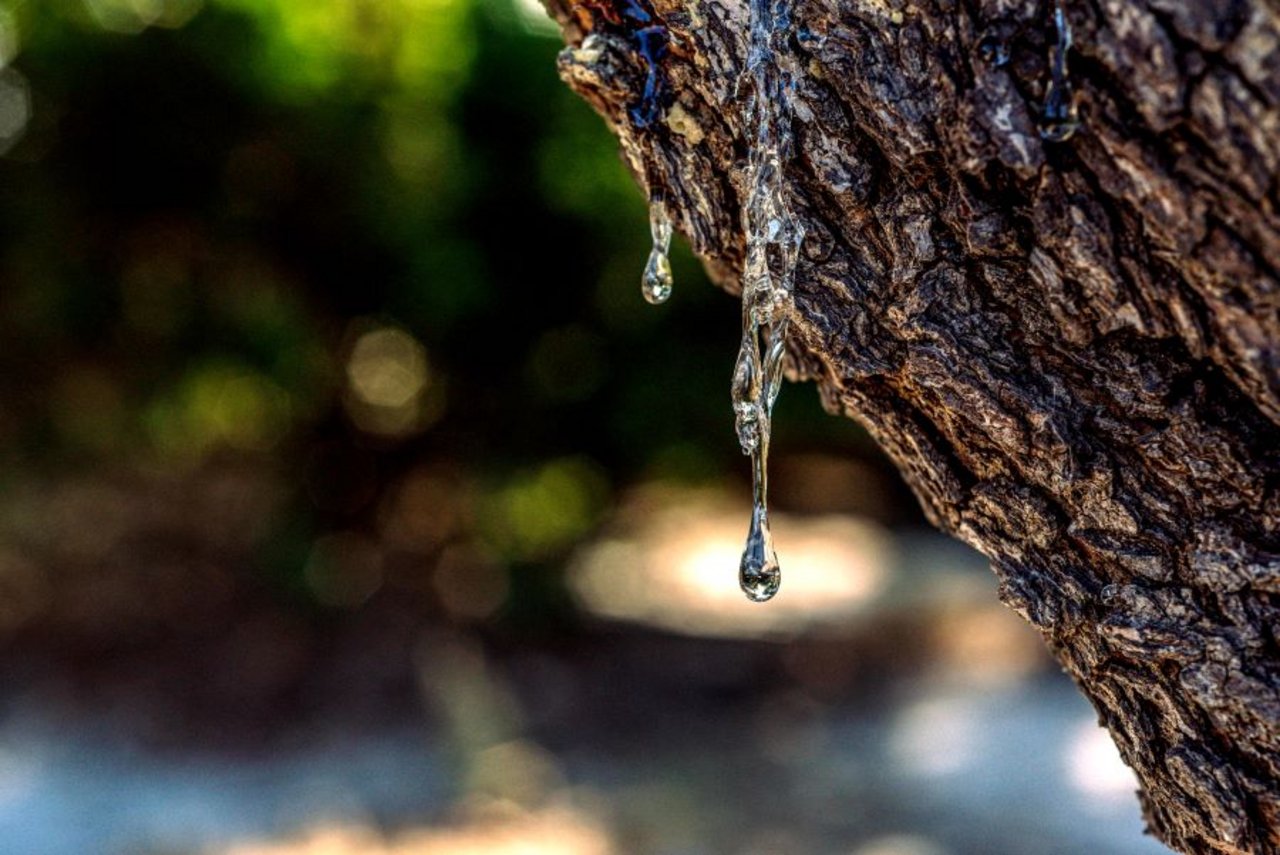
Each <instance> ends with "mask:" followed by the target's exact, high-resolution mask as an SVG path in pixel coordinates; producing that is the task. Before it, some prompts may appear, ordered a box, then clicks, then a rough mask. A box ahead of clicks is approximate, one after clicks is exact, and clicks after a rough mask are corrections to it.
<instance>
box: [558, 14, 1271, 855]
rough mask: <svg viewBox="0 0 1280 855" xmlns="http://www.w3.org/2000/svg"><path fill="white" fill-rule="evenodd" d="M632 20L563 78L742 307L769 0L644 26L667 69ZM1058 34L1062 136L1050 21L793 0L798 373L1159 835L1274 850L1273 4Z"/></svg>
mask: <svg viewBox="0 0 1280 855" xmlns="http://www.w3.org/2000/svg"><path fill="white" fill-rule="evenodd" d="M636 2H638V0H593V2H591V3H590V4H587V3H585V2H583V3H582V4H578V3H576V2H575V0H552V3H551V11H552V13H553V15H555V16H556V17H557V19H558V20H559V21H560V22H561V24H562V25H563V27H564V31H565V34H566V39H567V41H568V42H569V45H570V47H569V48H567V49H566V51H565V52H564V53H563V54H562V56H561V63H560V66H561V73H562V76H563V77H564V78H565V80H566V81H567V82H568V83H569V84H570V85H571V86H573V87H574V88H575V89H576V90H577V91H578V92H580V93H581V94H582V95H583V96H584V97H585V98H586V99H587V100H588V101H589V102H590V103H591V104H592V105H593V106H594V107H595V108H596V109H597V110H598V111H599V112H600V113H601V114H602V115H603V116H604V117H605V119H606V120H607V121H608V122H609V124H610V126H611V127H612V129H613V130H614V131H615V132H616V133H617V135H618V136H619V138H620V140H621V142H622V148H623V152H624V155H625V158H626V160H627V161H628V163H629V164H630V165H631V168H632V169H633V170H634V172H635V173H636V175H637V177H638V178H639V180H640V181H641V182H642V183H645V184H649V185H650V186H651V187H652V188H653V189H655V190H660V191H661V192H662V194H663V197H664V198H665V201H666V204H667V207H668V210H669V212H670V214H671V215H672V217H673V219H674V220H675V222H676V224H677V228H678V229H679V231H681V232H683V233H684V234H685V235H686V236H687V237H688V238H689V239H690V241H691V242H692V244H693V246H694V248H695V250H696V251H697V252H698V253H699V254H700V255H701V256H702V258H703V259H704V260H705V261H706V264H707V267H708V269H709V270H710V271H711V272H712V275H713V276H714V277H715V279H716V280H717V281H718V282H719V283H720V284H722V285H723V286H724V287H726V288H729V289H730V290H737V287H738V286H737V271H738V270H739V269H740V266H741V262H742V257H743V235H742V230H741V227H740V221H739V205H740V203H741V201H742V199H743V198H744V186H743V170H742V165H743V161H744V158H745V156H746V145H747V144H748V143H747V141H748V140H749V139H750V137H751V135H750V133H749V132H748V129H746V128H744V127H743V124H742V118H741V114H742V107H741V104H740V102H739V101H738V100H737V99H736V95H735V86H736V84H737V81H738V78H739V76H740V75H741V74H742V71H743V61H744V58H745V53H746V38H747V8H746V3H745V0H654V5H653V6H652V7H649V6H647V5H646V6H644V7H643V13H644V14H652V15H654V16H655V17H656V22H657V25H659V26H662V27H664V28H665V31H666V33H667V35H668V36H669V49H668V50H667V51H666V52H665V54H661V52H656V53H657V55H656V56H655V52H654V51H646V50H645V48H646V45H648V44H650V43H646V42H644V41H643V39H639V38H637V37H636V36H635V32H636V30H637V29H638V28H639V27H641V26H647V25H651V23H650V24H644V23H643V22H642V23H637V20H638V19H639V18H640V17H642V16H641V15H639V14H635V10H636V9H637V8H640V7H637V6H636V5H635V3H636ZM1064 8H1065V10H1066V14H1067V16H1068V18H1069V19H1070V21H1071V23H1072V24H1073V27H1074V31H1075V47H1074V49H1073V50H1072V52H1071V56H1070V62H1071V75H1072V79H1073V81H1074V83H1075V86H1076V89H1077V91H1078V94H1079V97H1080V109H1081V116H1082V119H1083V125H1082V128H1081V129H1080V131H1079V132H1078V133H1077V134H1076V135H1075V136H1074V137H1072V138H1071V139H1070V140H1068V141H1066V142H1064V143H1047V142H1045V141H1042V140H1041V139H1040V138H1039V136H1038V135H1037V132H1036V127H1035V120H1036V116H1037V113H1038V110H1039V104H1040V99H1041V98H1042V97H1043V92H1044V86H1045V83H1046V81H1047V80H1048V78H1049V68H1048V54H1049V46H1050V43H1051V42H1052V40H1053V36H1054V30H1053V26H1052V8H1051V5H1050V3H1048V2H1040V3H1034V2H1017V0H959V2H957V1H956V0H919V2H906V1H905V0H796V4H795V8H794V15H795V23H796V25H797V35H796V37H795V38H793V39H791V40H790V44H789V45H788V48H787V57H786V59H785V61H787V62H791V63H794V65H793V66H792V67H793V68H795V69H797V71H798V72H799V77H798V79H797V81H796V90H795V103H796V114H797V119H796V127H795V131H796V136H797V146H796V152H795V157H794V159H793V160H792V161H791V162H790V163H789V164H788V166H787V170H788V171H787V176H788V179H789V183H790V185H791V188H792V190H793V191H794V195H795V204H796V207H797V210H798V211H799V213H800V215H801V217H802V219H803V221H804V225H805V226H806V228H807V230H808V236H807V238H806V240H805V244H804V248H803V252H802V259H801V265H800V269H799V271H798V276H797V282H796V293H795V298H796V300H795V313H794V317H793V321H792V334H791V341H790V348H791V349H790V354H789V359H790V369H791V372H792V376H797V377H807V378H812V379H815V380H816V381H817V382H818V383H819V384H820V387H821V390H822V394H823V397H824V401H825V402H826V404H827V406H828V407H829V408H830V409H831V410H832V411H835V412H840V413H844V414H847V415H850V416H853V417H855V418H857V419H859V420H860V421H861V422H863V423H864V424H865V425H866V426H867V427H868V428H870V430H871V431H872V432H873V433H874V435H875V436H876V437H877V438H878V439H879V441H880V442H881V443H882V444H883V445H884V447H885V448H886V449H887V450H888V451H889V453H890V454H891V455H892V456H893V457H894V459H895V460H896V461H897V463H898V465H899V466H900V467H901V469H902V470H903V472H904V473H905V475H906V477H907V479H908V480H909V481H910V483H911V485H912V486H913V488H914V489H915V491H916V493H917V494H918V495H919V498H920V500H921V502H922V503H923V505H924V507H925V509H926V511H927V513H928V514H929V516H930V518H931V519H932V520H933V521H934V522H935V523H936V524H937V525H939V526H941V527H942V528H944V529H947V530H949V531H951V532H954V533H956V534H957V535H959V536H960V537H961V538H963V539H964V540H966V541H967V542H969V543H971V544H973V545H974V546H976V547H977V548H978V549H980V550H982V551H983V552H984V553H986V554H987V555H988V556H990V558H991V560H992V563H993V566H994V569H995V572H996V573H997V574H998V576H999V579H1000V589H1001V594H1002V597H1003V599H1004V600H1005V602H1007V603H1008V604H1009V605H1010V606H1012V607H1013V608H1014V609H1016V610H1017V611H1018V612H1019V613H1021V614H1022V615H1023V616H1024V617H1026V619H1027V620H1029V621H1030V622H1031V623H1033V624H1034V625H1035V626H1036V627H1038V628H1039V630H1040V631H1041V632H1042V633H1043V635H1044V637H1045V639H1046V641H1047V642H1048V643H1049V645H1050V646H1051V647H1052V648H1053V650H1054V652H1055V654H1056V655H1057V656H1058V658H1059V659H1060V660H1061V662H1062V664H1063V665H1064V666H1065V667H1066V669H1067V670H1068V671H1069V672H1070V673H1071V674H1072V675H1073V676H1074V677H1075V679H1076V680H1077V682H1078V683H1079V684H1080V687H1081V688H1082V689H1083V691H1084V692H1085V693H1086V694H1087V695H1088V696H1089V697H1090V699H1091V700H1092V701H1093V703H1094V705H1095V706H1096V708H1097V710H1098V713H1099V716H1100V718H1101V721H1102V723H1103V724H1104V725H1106V726H1107V727H1108V728H1109V729H1110V730H1111V733H1112V734H1113V735H1114V737H1115V740H1116V742H1117V743H1118V745H1119V747H1120V751H1121V753H1122V755H1123V756H1124V758H1125V760H1126V762H1128V763H1129V764H1130V765H1131V766H1132V767H1133V768H1134V769H1135V770H1136V771H1137V774H1138V777H1139V779H1140V781H1141V784H1142V800H1143V805H1144V809H1145V811H1146V816H1147V819H1148V821H1149V825H1150V828H1151V830H1152V831H1153V832H1154V833H1155V834H1156V835H1157V836H1158V837H1159V838H1160V839H1162V840H1164V841H1165V842H1166V843H1168V844H1169V845H1170V846H1172V847H1174V848H1176V849H1179V850H1182V851H1185V852H1233V853H1235V852H1249V853H1265V852H1280V640H1278V633H1280V427H1278V425H1280V349H1278V348H1280V213H1278V212H1277V208H1278V207H1280V182H1278V181H1277V165H1278V163H1280V5H1277V4H1276V2H1275V0H1066V2H1065V3H1064ZM629 10H630V11H631V12H632V13H633V14H631V15H628V11H629ZM591 33H594V35H595V38H593V39H591V40H590V41H588V42H587V43H586V44H585V45H584V44H583V42H584V39H585V37H586V36H587V35H588V34H591ZM1004 50H1007V52H1008V62H1007V63H1004V64H1000V60H1001V59H1002V57H1001V56H1000V54H1001V52H1002V51H1004ZM646 52H647V53H649V54H650V56H651V57H652V60H651V59H649V58H646V56H645V53H646ZM651 72H652V73H651ZM646 84H648V86H649V88H650V90H651V94H652V95H653V96H654V97H655V98H656V99H657V101H658V102H659V106H660V108H661V109H660V110H659V111H658V112H657V115H658V118H657V119H656V121H654V122H653V123H652V124H650V125H648V126H647V127H637V124H638V123H643V121H644V115H645V111H644V110H643V109H635V108H636V107H637V105H638V104H639V105H641V106H643V104H642V102H643V98H644V90H645V87H646ZM732 358H733V354H730V353H726V354H725V372H726V384H727V377H728V373H729V368H730V364H731V360H732ZM725 441H726V442H730V441H731V438H729V437H726V440H725ZM782 546H783V547H785V544H782ZM784 552H785V549H784Z"/></svg>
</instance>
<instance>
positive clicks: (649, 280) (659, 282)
mask: <svg viewBox="0 0 1280 855" xmlns="http://www.w3.org/2000/svg"><path fill="white" fill-rule="evenodd" d="M649 233H650V234H651V235H652V236H653V249H651V250H649V261H648V262H647V263H646V264H645V266H644V275H643V276H641V277H640V293H641V294H643V295H644V298H645V299H646V300H648V301H649V302H650V303H653V304H654V305H655V306H656V305H657V304H658V303H665V302H666V301H667V298H668V297H670V296H671V286H672V284H673V281H674V280H673V279H672V276H671V257H670V252H671V220H669V219H668V218H667V212H666V211H665V210H663V208H662V202H661V201H659V200H656V199H655V200H654V201H652V202H650V203H649Z"/></svg>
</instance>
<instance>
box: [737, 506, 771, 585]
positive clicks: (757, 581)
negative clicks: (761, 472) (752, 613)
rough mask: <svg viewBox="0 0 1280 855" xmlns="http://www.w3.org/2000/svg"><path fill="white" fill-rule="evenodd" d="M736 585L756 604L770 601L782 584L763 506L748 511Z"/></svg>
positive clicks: (766, 511)
mask: <svg viewBox="0 0 1280 855" xmlns="http://www.w3.org/2000/svg"><path fill="white" fill-rule="evenodd" d="M738 584H739V585H741V586H742V591H743V593H745V594H746V595H747V598H748V599H750V600H751V601H752V602H756V603H763V602H764V601H765V600H768V599H770V598H771V597H772V596H773V595H774V594H776V593H778V587H779V586H780V585H781V584H782V569H781V568H780V567H779V566H778V555H777V553H776V552H774V550H773V535H772V534H770V532H769V511H768V509H767V508H766V507H765V506H764V505H763V504H757V505H755V507H753V508H752V509H751V530H750V531H749V532H748V533H747V548H746V549H745V550H743V552H742V564H741V565H740V566H739V568H738Z"/></svg>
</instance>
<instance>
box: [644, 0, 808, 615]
mask: <svg viewBox="0 0 1280 855" xmlns="http://www.w3.org/2000/svg"><path fill="white" fill-rule="evenodd" d="M788 2H789V0H751V34H750V48H749V52H748V56H747V73H746V75H744V77H743V83H744V84H745V85H746V86H747V87H749V89H750V93H749V97H748V98H747V99H746V100H745V107H744V111H743V126H744V127H745V128H746V129H747V133H748V134H750V135H752V137H753V139H752V140H751V153H750V157H749V158H748V160H747V173H746V179H747V180H746V184H747V199H746V204H745V205H744V206H743V208H742V227H743V230H744V232H745V234H746V238H747V255H746V261H745V263H744V265H743V271H742V341H741V344H740V345H739V347H738V359H737V362H736V363H735V364H734V370H733V382H732V384H731V395H732V398H733V413H734V426H735V428H736V430H737V433H738V443H739V444H740V445H741V446H742V452H743V454H747V455H749V456H750V457H751V480H752V490H751V498H752V508H751V525H750V528H749V529H748V532H747V544H746V548H745V549H744V550H743V552H742V562H741V564H740V565H739V568H738V582H739V584H740V585H741V586H742V590H743V592H744V593H745V594H746V595H747V597H748V599H751V600H753V601H754V602H758V603H760V602H764V601H765V600H768V599H770V598H771V597H773V595H774V594H776V593H777V592H778V587H779V585H780V584H781V582H782V571H781V568H780V567H779V566H778V555H777V553H776V552H775V551H774V548H773V535H772V534H771V532H770V531H769V504H768V474H769V473H768V463H769V436H770V433H771V426H772V419H773V405H774V402H775V401H777V399H778V392H779V390H780V389H781V388H782V358H783V354H784V353H785V351H786V340H787V325H788V323H789V321H790V318H791V302H792V296H791V292H792V287H793V284H794V281H795V269H796V261H797V259H798V258H799V255H800V245H801V242H802V241H803V240H804V228H803V227H802V226H801V225H800V223H799V222H797V220H796V217H795V215H794V213H793V212H792V210H791V204H790V201H789V200H788V198H787V194H786V186H785V183H784V180H783V174H782V167H783V164H784V163H786V161H787V159H788V158H789V157H790V155H791V150H792V146H793V143H794V140H793V136H792V128H791V117H792V110H791V90H792V86H793V81H792V76H791V74H790V73H789V72H788V71H787V69H785V68H784V67H783V66H782V65H780V64H779V62H778V57H779V56H780V55H781V54H782V52H783V51H784V50H785V48H786V44H787V38H788V33H789V32H790V30H791V11H790V8H789V6H788V5H787V3H788ZM649 224H650V231H651V232H652V235H653V250H652V251H651V252H650V253H649V262H648V264H646V265H645V269H644V276H643V277H642V279H641V286H642V292H643V294H644V298H645V299H646V300H648V301H649V302H650V303H661V302H663V301H665V300H666V299H667V298H668V297H669V296H671V284H672V283H671V263H670V261H669V260H668V256H667V253H668V251H669V248H670V244H671V222H670V220H668V219H667V215H666V212H665V211H664V210H663V207H662V204H661V200H660V199H654V200H652V201H651V202H650V205H649Z"/></svg>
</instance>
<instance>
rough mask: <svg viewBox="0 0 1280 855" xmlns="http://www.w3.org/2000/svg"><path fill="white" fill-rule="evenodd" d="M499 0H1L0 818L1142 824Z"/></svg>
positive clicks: (24, 827) (285, 843)
mask: <svg viewBox="0 0 1280 855" xmlns="http://www.w3.org/2000/svg"><path fill="white" fill-rule="evenodd" d="M556 49H557V42H556V40H555V38H554V33H552V32H550V30H549V27H548V25H547V23H546V22H545V21H544V20H543V19H542V18H541V17H540V14H539V13H538V11H537V10H536V9H532V8H530V7H528V6H526V5H522V4H520V3H515V4H512V3H510V2H508V0H380V2H376V3H375V2H368V0H324V1H323V2H317V0H207V2H201V0H58V2H47V3H46V2H35V1H34V0H28V1H27V2H18V0H10V2H0V340H3V341H4V347H3V348H0V852H6V853H7V852H13V853H23V855H27V853H50V855H62V853H76V855H80V853H106V855H116V853H144V855H146V853H152V854H153V855H159V853H166V855H167V854H168V853H228V855H231V853H235V855H248V853H326V855H327V854H328V853H335V855H336V853H384V852H396V853H437V852H440V853H445V852H447V853H459V855H466V854H467V853H471V854H472V855H496V853H542V852H546V853H565V854H566V855H569V854H570V853H572V855H594V853H673V854H674V853H690V855H693V853H735V855H737V853H787V855H792V853H794V854H795V855H805V853H857V855H938V853H1006V852H1007V853H1039V852H1045V853H1059V852H1060V853H1074V852H1099V851H1105V852H1117V853H1128V852H1135V853H1136V852H1152V851H1157V846H1156V844H1154V843H1151V842H1149V841H1145V840H1144V839H1143V838H1142V837H1141V836H1140V821H1139V819H1138V807H1137V803H1136V799H1135V798H1134V797H1133V794H1132V789H1133V782H1132V777H1131V776H1130V775H1129V774H1128V772H1127V770H1125V769H1124V767H1123V766H1120V765H1119V763H1118V760H1117V759H1116V756H1115V752H1114V749H1112V748H1111V746H1110V743H1109V742H1107V741H1106V739H1105V738H1104V736H1103V734H1102V732H1101V731H1099V730H1098V729H1097V728H1096V726H1095V725H1094V722H1093V717H1092V714H1091V713H1090V711H1089V709H1088V707H1087V704H1086V703H1085V702H1084V701H1083V700H1081V699H1080V698H1079V697H1078V696H1077V694H1076V693H1075V692H1074V690H1073V689H1072V687H1070V686H1069V685H1068V684H1066V683H1065V681H1064V679H1063V678H1062V677H1061V676H1060V675H1059V674H1058V673H1057V672H1056V670H1055V669H1054V668H1053V667H1052V665H1051V663H1050V662H1049V661H1048V659H1047V658H1046V657H1045V655H1044V653H1043V652H1042V650H1041V647H1040V644H1039V641H1038V639H1037V638H1035V637H1034V636H1033V634H1032V633H1031V632H1030V630H1028V629H1027V628H1026V627H1025V626H1023V625H1022V624H1021V623H1020V622H1019V621H1018V620H1017V618H1016V617H1014V616H1013V615H1011V614H1010V613H1008V612H1007V611H1006V610H1004V609H1003V608H1002V607H1000V606H999V605H998V603H997V602H996V599H995V595H994V583H993V580H992V579H991V576H990V574H989V572H988V571H987V570H986V569H985V567H984V565H983V562H982V561H981V560H979V559H977V558H976V557H975V556H974V555H972V554H970V553H968V552H966V551H965V550H963V549H962V548H960V547H958V546H955V545H954V544H951V543H950V542H948V541H945V540H942V539H940V538H939V537H937V536H936V535H933V534H931V533H927V532H925V531H924V530H923V529H922V528H921V527H920V526H921V520H920V519H919V513H918V511H917V510H916V508H915V505H914V503H913V501H912V500H911V498H910V497H909V495H908V494H907V493H906V491H905V489H904V488H903V486H902V485H901V483H900V482H899V481H898V480H897V478H896V475H895V474H894V473H893V471H892V468H891V467H890V466H889V465H888V463H887V462H886V461H885V460H884V459H883V458H882V457H881V456H880V455H879V453H878V452H877V451H876V449H875V448H874V446H873V444H872V443H871V442H870V440H869V438H868V437H867V436H866V435H865V433H863V432H862V431H861V430H859V429H858V428H857V427H856V426H855V425H853V424H852V423H851V422H848V421H846V420H842V419H836V418H832V417H830V416H827V415H825V414H823V413H822V412H821V411H820V408H819V407H818V404H817V401H816V396H815V395H814V393H813V391H812V389H809V388H790V389H788V390H787V391H786V393H785V394H784V395H783V396H782V399H781V401H780V403H779V408H778V412H777V416H776V422H777V425H776V432H777V437H776V439H775V443H774V448H775V453H776V455H777V460H776V461H775V465H774V468H773V471H774V479H773V481H774V489H773V498H774V501H775V503H776V505H777V509H778V517H777V521H776V523H775V534H776V536H777V538H778V546H779V550H780V553H781V557H782V561H783V566H784V579H785V581H784V587H783V590H782V593H781V594H779V596H778V598H777V599H776V600H775V601H774V602H772V603H770V604H768V605H765V606H756V605H751V604H748V603H747V602H746V601H745V600H744V599H743V598H742V597H741V596H740V594H739V593H738V591H737V589H736V580H735V575H736V561H737V553H738V550H739V549H740V545H741V539H742V537H743V535H744V534H745V530H746V523H747V504H746V483H745V477H746V474H747V471H746V465H745V461H744V460H743V459H742V458H741V457H740V455H738V454H737V445H736V442H735V441H734V439H733V430H732V420H731V417H730V412H729V406H728V375H729V373H730V368H731V362H732V358H733V354H734V352H735V348H736V338H737V333H736V330H737V325H738V321H739V311H738V307H737V305H736V304H735V302H734V301H733V300H732V299H730V298H728V297H726V296H725V295H723V294H720V293H718V292H716V291H714V290H713V289H712V288H711V287H709V286H708V284H707V283H706V282H705V279H704V278H703V277H702V275H701V272H700V271H699V270H698V268H697V265H696V264H695V263H694V262H693V261H692V259H691V258H689V256H688V255H687V253H682V252H678V253H677V257H676V259H675V262H676V276H677V288H676V295H675V297H674V298H673V299H672V301H671V302H670V303H669V304H667V305H665V306H663V307H661V308H653V307H650V306H647V305H646V304H644V303H643V301H642V300H641V299H640V297H639V293H638V291H639V288H638V278H639V271H640V267H641V265H642V263H643V261H644V257H645V254H646V252H647V239H648V231H647V227H646V226H645V206H644V204H643V200H642V199H641V198H640V197H639V194H638V191H636V189H635V187H634V186H633V184H632V182H631V180H630V178H629V177H628V176H627V175H626V174H625V173H624V171H623V169H622V167H621V165H620V164H619V163H618V160H617V157H616V154H615V152H614V148H613V144H612V142H611V140H610V139H609V138H608V136H607V134H606V133H605V132H604V129H603V128H602V127H600V125H599V122H598V121H597V120H596V119H595V117H593V116H592V115H590V113H589V111H588V110H587V109H586V108H585V107H584V106H583V105H582V104H580V103H578V102H577V101H576V100H575V99H574V98H573V96H571V95H570V94H569V93H568V92H567V91H566V90H565V89H564V87H562V86H561V85H560V84H559V83H558V81H557V80H556V79H555V75H554V55H555V52H556Z"/></svg>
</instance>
